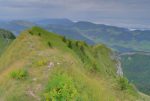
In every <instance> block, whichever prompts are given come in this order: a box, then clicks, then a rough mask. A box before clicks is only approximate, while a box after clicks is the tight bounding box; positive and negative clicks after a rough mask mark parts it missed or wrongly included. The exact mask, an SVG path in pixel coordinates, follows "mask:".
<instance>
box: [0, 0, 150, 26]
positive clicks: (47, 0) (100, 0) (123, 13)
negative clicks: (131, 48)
mask: <svg viewBox="0 0 150 101" xmlns="http://www.w3.org/2000/svg"><path fill="white" fill-rule="evenodd" d="M39 18H41V19H42V18H68V19H71V20H74V21H79V20H85V21H92V22H96V23H105V24H112V25H123V24H124V25H128V26H130V25H139V26H142V25H143V26H150V0H0V19H1V20H3V19H39Z"/></svg>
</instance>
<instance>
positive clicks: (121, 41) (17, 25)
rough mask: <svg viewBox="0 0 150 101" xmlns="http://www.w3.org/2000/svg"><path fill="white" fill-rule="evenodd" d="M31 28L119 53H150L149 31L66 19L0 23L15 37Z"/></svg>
mask: <svg viewBox="0 0 150 101" xmlns="http://www.w3.org/2000/svg"><path fill="white" fill-rule="evenodd" d="M32 26H41V27H43V28H45V29H47V30H49V31H52V32H55V33H59V34H61V35H64V36H66V37H68V38H71V39H77V40H85V41H86V42H88V43H90V44H94V43H100V42H102V43H104V44H106V45H108V46H109V47H112V48H113V49H115V50H118V51H120V52H129V51H150V47H149V46H150V41H149V40H150V35H149V34H150V30H144V31H142V30H134V31H130V30H129V29H127V28H120V27H115V26H108V25H104V24H94V23H91V22H87V21H79V22H73V21H71V20H68V19H44V20H35V21H32V22H31V21H22V20H16V21H11V22H7V23H5V22H3V23H0V28H5V29H8V30H10V31H12V32H14V33H15V34H16V35H17V34H18V33H19V32H20V31H22V30H24V29H27V28H30V27H32Z"/></svg>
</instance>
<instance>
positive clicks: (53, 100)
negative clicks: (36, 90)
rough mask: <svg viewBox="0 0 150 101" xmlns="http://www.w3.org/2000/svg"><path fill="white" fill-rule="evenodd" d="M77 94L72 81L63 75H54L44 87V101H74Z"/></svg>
mask: <svg viewBox="0 0 150 101" xmlns="http://www.w3.org/2000/svg"><path fill="white" fill-rule="evenodd" d="M77 95H78V92H77V89H76V88H75V85H74V82H73V80H72V79H71V78H70V77H69V76H68V75H65V74H62V75H61V74H58V75H55V76H54V77H53V78H52V80H50V82H49V83H48V85H47V87H46V92H45V93H44V99H45V100H46V101H74V100H75V99H76V98H77Z"/></svg>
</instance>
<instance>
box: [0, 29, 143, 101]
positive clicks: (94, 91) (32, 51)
mask: <svg viewBox="0 0 150 101" xmlns="http://www.w3.org/2000/svg"><path fill="white" fill-rule="evenodd" d="M31 33H32V34H31ZM39 33H40V34H39ZM48 42H50V43H51V46H52V47H49V44H48ZM68 42H71V47H68ZM81 47H82V48H81ZM111 54H112V53H111V50H110V49H108V48H107V47H106V46H104V45H101V44H100V45H96V46H89V45H87V44H86V43H85V42H82V41H75V40H69V39H65V41H64V37H62V36H59V35H57V34H54V33H51V32H47V31H45V30H43V29H41V28H39V27H33V28H32V29H30V30H27V31H24V32H23V33H22V34H20V35H19V36H18V38H17V39H16V40H14V41H13V42H12V44H11V45H10V46H9V47H8V48H7V50H6V51H5V53H3V54H2V56H1V58H0V100H4V101H38V100H43V101H45V100H47V101H49V100H51V99H54V100H59V101H60V100H63V101H64V100H74V101H135V100H137V99H140V98H141V97H140V95H139V94H138V93H137V92H136V91H135V90H133V89H134V88H133V89H131V88H129V87H128V88H126V89H127V90H125V91H122V90H121V87H120V86H119V85H120V84H119V83H118V76H117V74H116V62H115V60H112V59H111V58H110V56H111ZM22 69H25V70H28V73H27V74H28V75H27V78H26V80H16V79H12V78H10V74H11V73H12V72H13V75H14V74H15V78H18V77H19V78H20V76H19V75H20V72H18V70H22ZM16 70H17V71H16ZM18 74H19V75H18ZM21 74H22V73H21ZM23 74H24V73H23ZM25 74H26V73H25ZM16 75H17V76H16ZM21 77H22V76H21ZM23 77H24V76H23ZM25 77H26V76H25ZM128 89H129V90H128ZM14 92H15V93H14ZM68 92H69V93H68Z"/></svg>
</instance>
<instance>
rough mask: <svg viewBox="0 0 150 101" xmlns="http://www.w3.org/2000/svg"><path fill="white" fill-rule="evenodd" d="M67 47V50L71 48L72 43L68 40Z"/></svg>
mask: <svg viewBox="0 0 150 101" xmlns="http://www.w3.org/2000/svg"><path fill="white" fill-rule="evenodd" d="M68 47H69V48H72V43H71V41H70V40H69V41H68Z"/></svg>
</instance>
